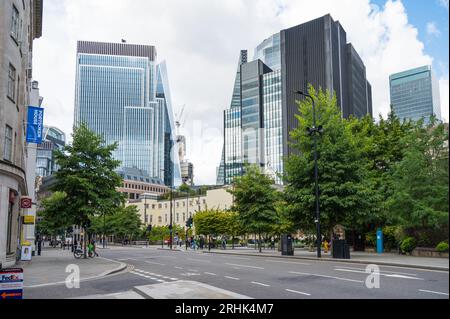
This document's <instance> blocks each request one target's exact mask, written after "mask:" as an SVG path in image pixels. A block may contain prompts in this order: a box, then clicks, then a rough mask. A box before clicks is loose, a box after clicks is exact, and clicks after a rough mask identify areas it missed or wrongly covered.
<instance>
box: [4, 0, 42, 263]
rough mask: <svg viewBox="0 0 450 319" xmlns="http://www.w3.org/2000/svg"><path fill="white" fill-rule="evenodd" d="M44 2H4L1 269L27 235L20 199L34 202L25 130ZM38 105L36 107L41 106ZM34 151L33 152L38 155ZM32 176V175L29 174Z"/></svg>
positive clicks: (15, 256) (13, 258)
mask: <svg viewBox="0 0 450 319" xmlns="http://www.w3.org/2000/svg"><path fill="white" fill-rule="evenodd" d="M42 6H43V1H42V0H31V1H20V0H2V1H0V70H1V71H0V268H7V267H11V266H13V265H14V264H15V263H16V260H17V259H18V258H19V256H18V254H17V251H18V249H20V245H21V244H23V242H24V240H26V238H28V237H27V234H25V233H22V230H23V229H24V228H23V227H22V226H23V224H22V218H21V217H22V216H25V215H28V214H30V210H31V209H29V208H21V197H23V196H26V197H30V198H32V195H33V192H34V188H33V189H29V187H27V186H28V184H29V183H28V181H29V180H30V178H31V179H34V170H31V169H29V167H28V163H31V164H32V163H35V160H34V159H32V160H30V157H31V152H28V150H27V149H28V148H29V147H33V150H34V148H35V144H34V145H32V146H31V143H27V142H26V139H25V136H26V132H25V127H26V126H27V125H26V123H27V111H28V106H30V105H31V103H35V102H34V101H33V99H32V98H31V97H30V95H33V94H34V93H33V92H34V91H36V89H34V88H33V87H32V75H33V72H32V71H33V63H32V55H33V41H34V39H37V38H40V37H41V35H42ZM36 106H37V105H36ZM33 153H34V152H33ZM29 173H31V176H30V175H28V174H29Z"/></svg>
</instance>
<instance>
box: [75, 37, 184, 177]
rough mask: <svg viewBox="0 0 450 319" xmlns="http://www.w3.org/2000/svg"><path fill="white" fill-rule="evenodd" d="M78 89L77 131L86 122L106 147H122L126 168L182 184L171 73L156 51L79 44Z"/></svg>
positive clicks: (118, 155)
mask: <svg viewBox="0 0 450 319" xmlns="http://www.w3.org/2000/svg"><path fill="white" fill-rule="evenodd" d="M75 87H76V91H75V125H76V126H78V125H80V124H81V123H82V122H85V123H86V124H87V125H88V127H89V128H90V129H91V130H93V131H94V132H96V133H97V134H101V135H102V136H103V138H104V139H105V141H106V143H107V144H112V143H114V142H118V148H117V150H116V151H115V152H114V154H113V156H114V157H115V158H116V159H118V160H120V161H121V163H122V164H121V167H122V168H124V167H128V168H134V167H135V168H138V169H141V170H145V171H147V172H148V174H149V175H150V176H152V177H157V178H160V179H162V180H164V182H165V184H166V185H174V184H175V183H177V181H178V180H179V176H180V168H179V162H178V159H177V157H178V155H177V154H173V156H172V154H171V152H172V146H173V145H174V140H175V134H174V132H175V126H174V124H175V123H174V121H173V115H172V106H171V98H170V89H169V83H168V79H167V69H166V65H165V63H164V62H163V63H159V64H157V62H156V49H155V47H154V46H150V45H136V44H127V43H103V42H88V41H79V42H78V48H77V75H76V85H75ZM176 180H177V181H176Z"/></svg>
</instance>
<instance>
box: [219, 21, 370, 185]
mask: <svg viewBox="0 0 450 319" xmlns="http://www.w3.org/2000/svg"><path fill="white" fill-rule="evenodd" d="M241 56H242V51H241ZM309 84H311V85H313V86H314V87H315V88H316V89H319V88H322V89H323V90H328V91H329V92H331V93H333V94H335V95H336V98H337V103H338V106H339V108H340V110H341V112H342V116H343V117H345V118H347V117H349V116H351V115H352V116H355V117H363V116H365V115H366V114H370V115H372V88H371V86H370V84H369V82H368V81H367V77H366V68H365V66H364V63H363V61H362V60H361V58H360V57H359V55H358V53H357V52H356V50H355V49H354V48H353V46H352V45H351V44H350V43H347V36H346V33H345V31H344V29H343V28H342V26H341V25H340V23H339V22H337V21H334V20H333V19H332V17H331V16H330V15H325V16H323V17H320V18H318V19H315V20H312V21H309V22H306V23H303V24H300V25H298V26H295V27H292V28H289V29H286V30H281V31H280V32H278V33H276V34H274V35H272V36H271V37H269V38H267V39H265V40H264V41H263V42H262V43H261V44H260V45H258V46H257V47H256V49H255V55H254V59H253V60H252V61H247V60H245V61H243V60H242V57H241V58H240V60H239V66H238V72H237V73H236V80H235V85H234V91H233V98H232V103H231V107H230V109H228V110H225V112H224V131H225V132H224V151H223V158H222V160H221V165H220V166H219V170H218V176H219V173H221V170H220V167H223V175H224V177H223V180H224V183H225V184H230V183H231V182H232V180H233V178H234V177H235V176H237V175H241V174H242V173H243V167H244V166H245V163H249V164H257V165H259V166H260V167H261V168H263V169H264V170H265V171H266V173H267V174H270V175H271V176H272V177H273V178H274V179H275V181H276V183H278V184H281V183H282V179H281V177H280V175H281V174H282V173H283V158H284V157H288V156H289V155H290V154H291V152H292V150H291V146H290V144H289V132H290V131H292V130H293V129H294V128H295V127H296V126H297V120H296V118H295V115H296V114H298V105H297V104H296V103H295V101H296V100H299V99H302V97H301V96H299V95H298V94H295V91H298V90H302V91H307V90H308V85H309ZM222 163H223V165H222ZM218 181H219V178H218Z"/></svg>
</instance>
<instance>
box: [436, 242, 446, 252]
mask: <svg viewBox="0 0 450 319" xmlns="http://www.w3.org/2000/svg"><path fill="white" fill-rule="evenodd" d="M436 250H437V251H438V252H440V253H448V244H447V243H446V242H445V241H441V242H440V243H439V244H437V246H436Z"/></svg>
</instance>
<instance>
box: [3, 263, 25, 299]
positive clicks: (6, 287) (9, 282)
mask: <svg viewBox="0 0 450 319" xmlns="http://www.w3.org/2000/svg"><path fill="white" fill-rule="evenodd" d="M22 298H23V269H22V268H5V269H2V270H0V300H4V299H22Z"/></svg>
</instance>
